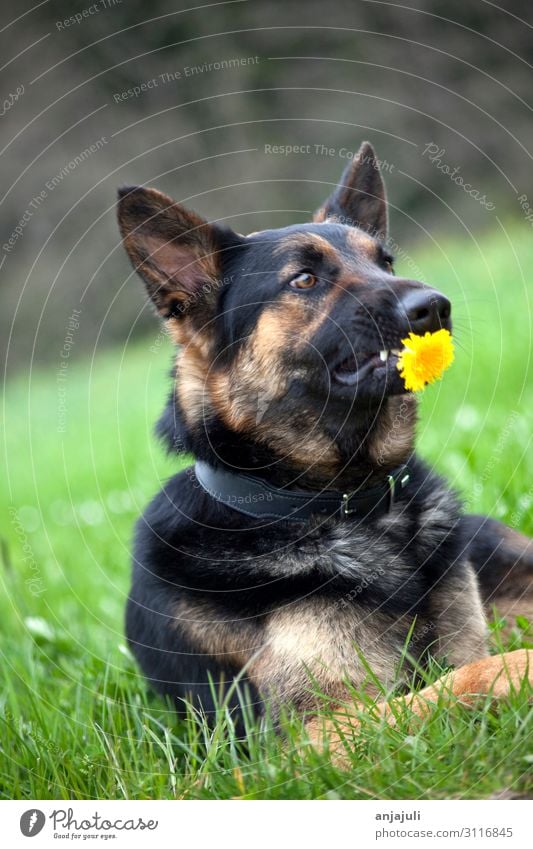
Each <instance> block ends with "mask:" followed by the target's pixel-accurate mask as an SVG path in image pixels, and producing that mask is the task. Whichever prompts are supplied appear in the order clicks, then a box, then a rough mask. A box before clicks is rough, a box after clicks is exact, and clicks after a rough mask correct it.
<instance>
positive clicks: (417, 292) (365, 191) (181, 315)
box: [119, 143, 451, 486]
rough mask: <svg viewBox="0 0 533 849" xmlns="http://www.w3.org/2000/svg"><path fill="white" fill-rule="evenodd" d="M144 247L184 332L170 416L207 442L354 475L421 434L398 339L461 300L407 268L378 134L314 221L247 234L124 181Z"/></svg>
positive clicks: (124, 198) (156, 292)
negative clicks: (395, 252) (391, 244)
mask: <svg viewBox="0 0 533 849" xmlns="http://www.w3.org/2000/svg"><path fill="white" fill-rule="evenodd" d="M119 225H120V230H121V233H122V237H123V240H124V245H125V247H126V250H127V252H128V254H129V256H130V259H131V261H132V263H133V265H134V267H135V268H136V270H137V271H138V272H139V274H140V275H141V277H142V279H143V280H144V282H145V284H146V287H147V290H148V294H149V296H150V298H151V299H152V301H153V303H154V305H155V306H156V308H157V310H158V312H159V313H160V315H161V316H162V317H163V319H164V320H165V321H166V323H167V326H168V330H169V332H170V334H171V336H172V337H173V339H174V340H175V342H176V343H177V344H178V345H179V351H178V358H177V368H176V378H177V379H176V388H175V392H174V394H173V399H172V402H171V409H169V410H167V414H166V416H165V417H164V419H163V430H164V431H165V432H166V433H167V435H170V436H171V438H173V439H174V440H175V439H176V433H179V437H178V443H177V444H178V446H179V447H180V448H181V449H183V448H186V449H187V450H192V451H193V452H194V453H196V455H197V456H202V457H203V458H204V459H209V460H211V461H213V460H214V458H215V457H218V458H219V459H222V460H223V461H225V462H227V463H231V464H232V465H234V466H237V467H241V468H250V467H254V468H256V469H257V471H258V472H259V471H260V472H261V473H262V474H264V473H265V469H264V468H261V467H264V466H269V467H270V469H271V470H272V471H273V472H275V471H276V470H278V471H279V470H280V469H283V470H285V471H289V470H290V472H291V473H294V472H297V473H298V474H300V475H301V474H302V473H303V472H304V470H305V479H306V480H308V481H311V480H320V482H321V483H324V482H326V481H327V482H328V483H329V482H330V481H331V485H332V486H333V485H335V484H338V483H339V480H341V481H342V480H343V478H344V472H343V470H345V469H347V468H348V470H349V475H350V476H351V477H352V478H353V475H354V472H355V473H356V476H357V474H361V475H363V474H364V475H367V474H368V473H369V471H370V472H372V470H374V471H378V470H382V471H383V472H386V471H387V469H388V468H390V467H392V466H393V465H396V464H398V463H399V462H402V461H404V460H405V459H406V457H407V455H408V454H409V453H410V452H411V451H412V448H413V431H414V420H415V402H414V398H413V396H411V395H409V394H407V393H406V391H405V389H404V387H403V383H402V380H401V378H400V375H399V372H398V369H397V367H396V366H397V356H396V354H395V353H394V352H395V351H396V350H397V349H399V348H400V347H401V341H400V340H401V339H402V338H403V337H404V336H405V335H406V334H407V333H408V332H409V331H410V330H413V331H414V332H416V333H424V332H425V331H427V330H429V331H433V330H437V329H439V328H441V327H445V328H448V329H450V327H451V325H450V309H451V308H450V303H449V301H448V300H447V298H445V297H444V295H442V294H440V293H439V292H437V291H436V290H435V289H432V288H430V287H428V286H426V285H424V284H423V283H420V282H417V281H414V280H409V279H405V278H400V277H396V276H395V275H394V271H393V257H392V256H391V255H390V253H389V251H388V249H387V242H386V239H387V205H386V197H385V187H384V184H383V180H382V178H381V176H380V173H379V169H378V164H377V161H376V158H375V154H374V151H373V149H372V147H371V146H370V145H369V144H368V143H364V144H363V145H362V146H361V149H360V151H359V153H358V155H357V157H355V158H354V160H353V161H352V163H351V164H350V165H349V166H348V168H347V169H346V171H345V173H344V174H343V176H342V179H341V182H340V184H339V186H338V187H337V188H336V189H335V191H334V192H333V194H332V195H331V196H330V197H329V198H328V199H327V201H326V202H325V204H324V205H323V206H322V207H321V208H320V209H319V210H318V211H317V213H316V214H315V216H314V218H313V221H312V223H310V224H298V225H294V226H290V227H284V228H281V229H279V230H264V231H261V232H258V233H252V234H251V235H249V236H242V235H240V234H237V233H235V232H234V231H232V230H230V229H228V228H227V227H223V226H220V225H218V224H216V223H215V224H211V223H207V222H206V221H205V220H204V219H202V218H200V217H199V216H198V215H197V214H195V213H194V212H191V211H189V210H187V209H185V208H184V207H183V206H181V205H180V204H178V203H174V201H172V200H171V198H169V197H167V196H166V195H164V194H162V193H161V192H159V191H156V190H155V189H145V188H127V189H123V190H121V192H120V200H119Z"/></svg>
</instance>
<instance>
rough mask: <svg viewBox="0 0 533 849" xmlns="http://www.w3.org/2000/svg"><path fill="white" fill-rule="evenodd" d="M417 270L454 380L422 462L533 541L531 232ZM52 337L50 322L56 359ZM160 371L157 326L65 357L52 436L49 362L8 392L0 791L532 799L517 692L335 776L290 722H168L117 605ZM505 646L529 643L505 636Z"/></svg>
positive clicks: (21, 794) (380, 731)
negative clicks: (442, 330)
mask: <svg viewBox="0 0 533 849" xmlns="http://www.w3.org/2000/svg"><path fill="white" fill-rule="evenodd" d="M415 259H416V262H417V263H418V265H419V266H420V267H421V268H422V269H423V271H424V275H425V277H426V279H427V280H430V281H432V282H434V283H435V285H437V286H439V287H440V288H442V289H444V291H446V292H447V293H448V294H450V295H451V297H452V300H453V301H454V306H455V315H456V317H457V320H456V327H457V341H458V345H459V346H460V347H459V349H458V353H457V361H456V364H455V365H454V367H453V369H452V370H451V371H450V372H449V373H448V374H447V375H446V377H445V379H444V380H443V381H442V382H441V383H439V384H437V385H435V386H433V387H431V388H430V389H429V390H428V391H427V392H426V393H425V394H424V398H423V402H422V405H421V421H420V425H419V435H420V450H421V453H422V454H423V455H424V456H426V457H427V458H428V459H429V460H431V461H432V462H433V463H434V465H435V466H436V467H437V468H438V469H439V470H441V471H442V472H443V473H445V474H446V475H447V476H448V478H449V480H450V482H451V483H452V485H453V486H454V487H456V488H457V489H458V490H459V491H460V492H461V493H462V494H463V495H464V496H465V498H466V499H467V503H468V507H469V509H470V510H473V511H484V512H487V513H489V514H491V515H493V516H495V517H497V518H501V519H503V520H505V521H507V522H509V523H511V524H513V525H514V526H516V527H519V528H521V529H522V530H523V531H526V532H531V531H532V530H533V511H532V510H531V506H532V504H533V488H532V483H531V482H532V480H533V456H532V454H531V452H529V453H528V441H529V439H530V424H531V421H530V420H529V422H528V413H529V412H530V411H531V409H532V407H533V389H532V385H531V380H530V376H531V372H530V368H529V357H530V351H531V338H530V333H531V321H530V315H531V309H530V304H529V301H528V297H527V291H528V287H529V288H530V287H531V274H532V272H531V269H532V268H533V240H532V239H531V234H530V231H529V230H528V229H524V228H521V227H516V226H515V227H514V228H511V230H510V235H509V234H507V233H505V232H504V231H503V230H502V231H501V232H500V231H498V232H495V233H491V234H489V235H487V236H485V237H484V238H482V239H481V240H480V243H479V244H476V243H475V242H474V241H469V240H467V239H466V238H465V241H464V243H453V242H451V243H446V242H444V243H442V242H441V243H438V244H436V245H435V246H434V247H433V248H431V250H429V249H428V250H427V251H426V252H424V253H420V254H419V255H417V256H416V257H415ZM400 270H401V269H400ZM406 271H407V269H406ZM81 320H83V316H82V317H81ZM62 345H63V331H62V330H58V344H57V348H58V354H57V363H58V367H59V363H60V357H59V352H60V350H61V348H62ZM151 348H152V349H153V350H151ZM74 350H75V349H74ZM169 362H170V348H169V347H168V344H167V343H166V342H164V343H161V338H160V337H158V336H157V328H155V326H154V335H153V338H152V339H149V340H146V341H145V342H141V343H139V342H136V343H135V344H129V345H127V346H126V345H125V347H124V349H123V350H117V351H110V352H109V351H108V352H101V353H100V352H99V353H97V354H96V356H95V357H94V359H93V360H92V361H90V360H89V359H87V360H82V359H81V358H78V357H76V356H75V355H74V354H73V355H72V358H71V359H70V360H69V366H68V369H67V380H66V407H67V410H66V419H65V423H66V432H65V433H58V395H57V383H56V371H57V369H56V368H55V367H49V368H40V369H36V370H35V371H33V372H32V373H31V374H23V375H21V376H19V377H18V378H17V379H15V380H13V381H12V382H11V383H10V384H9V385H8V386H7V389H6V414H5V434H6V469H7V474H6V477H5V486H4V487H3V492H2V494H1V496H0V498H1V500H2V508H3V509H2V515H3V516H4V521H3V525H2V548H1V554H2V563H1V570H0V576H1V580H2V584H3V587H2V589H3V593H2V598H1V601H0V630H1V633H2V640H1V653H2V664H1V670H0V678H1V679H2V682H1V686H0V720H1V722H2V730H1V733H0V750H1V759H0V795H1V796H2V797H4V798H5V797H8V798H9V797H11V798H12V797H15V798H108V797H113V798H115V797H116V798H125V797H127V798H144V797H149V798H174V797H177V798H193V799H196V798H230V797H237V796H245V797H246V798H260V799H267V798H269V799H274V798H298V799H305V798H343V799H344V798H382V799H391V798H446V797H454V798H463V797H465V798H482V797H488V796H491V794H493V793H495V792H497V791H500V790H502V789H503V788H514V789H515V790H516V791H517V792H522V793H524V792H527V791H528V788H529V791H531V778H530V777H529V779H528V773H529V776H531V763H532V758H533V756H532V754H531V751H532V748H531V740H532V736H531V715H530V713H529V712H528V705H527V699H526V695H525V694H524V693H518V694H515V695H514V696H513V697H512V698H511V699H510V700H509V702H507V703H505V704H504V705H502V706H501V708H500V710H499V711H498V713H497V714H494V713H491V712H490V711H489V710H488V709H487V708H485V707H480V708H479V709H478V710H475V711H470V712H466V711H461V710H457V711H454V712H453V713H450V712H449V711H446V710H444V709H437V710H436V711H434V713H433V714H432V716H431V717H430V718H429V719H428V720H427V721H426V722H425V723H424V724H422V725H421V726H417V727H414V728H413V727H412V725H411V726H410V725H409V724H408V722H407V720H406V719H405V718H403V719H402V718H401V717H400V718H399V721H398V725H397V727H395V728H390V727H383V725H382V724H381V723H380V722H378V721H373V722H365V723H364V725H363V728H362V731H361V734H360V737H359V739H358V741H357V744H356V745H355V746H354V747H353V748H352V755H351V762H352V767H351V769H349V770H348V771H342V770H340V769H339V768H337V767H335V766H333V765H332V763H331V760H330V758H329V757H328V755H327V753H326V754H318V753H317V752H315V751H314V750H312V749H309V747H307V748H306V747H302V746H301V745H299V742H301V740H302V739H303V737H302V734H303V732H302V726H301V722H300V720H299V719H298V718H297V717H295V716H289V717H287V720H286V735H287V737H288V743H286V744H285V745H283V743H282V741H281V740H280V738H279V737H277V736H276V735H274V734H273V733H272V731H271V730H270V731H269V730H268V727H267V728H266V729H263V730H261V729H259V728H258V727H253V724H251V725H250V728H249V731H248V735H247V736H248V739H247V745H246V746H243V745H242V744H239V743H238V742H236V741H235V739H234V735H232V733H231V728H230V727H229V725H228V721H227V717H225V715H224V712H223V710H221V718H220V722H219V724H218V726H217V728H216V729H215V731H214V732H209V731H208V730H207V729H205V728H204V727H203V726H202V724H201V722H200V721H199V720H197V719H195V718H193V717H191V719H190V720H189V721H187V722H181V723H178V722H177V721H176V720H175V718H174V716H173V714H172V712H171V711H170V710H169V709H168V707H167V705H166V704H164V703H163V702H161V701H159V700H158V699H157V698H156V697H154V696H153V695H152V694H150V693H148V692H147V690H146V686H145V683H144V681H143V679H142V677H141V676H140V675H139V673H138V672H137V670H136V667H135V665H134V663H133V662H132V660H131V658H130V657H129V655H128V653H127V650H126V649H125V644H124V636H123V610H124V604H125V598H126V594H127V591H128V582H129V546H130V538H131V530H132V526H133V522H134V520H135V518H136V516H137V515H138V514H139V512H140V511H141V510H142V508H143V506H144V504H145V503H146V501H147V500H148V498H149V497H150V496H151V495H152V494H153V493H154V492H155V491H156V490H157V489H158V487H159V486H160V482H161V480H162V479H164V478H165V477H166V476H168V475H170V474H171V473H173V472H174V471H175V470H176V469H177V468H178V467H179V462H177V461H176V460H172V459H169V458H167V457H165V456H164V455H163V453H162V451H161V449H160V448H159V446H158V445H157V443H156V441H155V439H154V438H153V436H152V426H153V423H154V421H155V419H156V417H157V414H158V412H159V410H160V408H161V406H162V401H163V394H164V393H165V392H166V388H167V385H168V378H167V376H166V374H167V371H168V365H169ZM182 462H183V461H182ZM512 640H513V647H515V646H520V645H527V644H528V643H527V637H526V635H525V634H521V633H519V632H515V634H514V636H513V638H512ZM303 736H305V735H303Z"/></svg>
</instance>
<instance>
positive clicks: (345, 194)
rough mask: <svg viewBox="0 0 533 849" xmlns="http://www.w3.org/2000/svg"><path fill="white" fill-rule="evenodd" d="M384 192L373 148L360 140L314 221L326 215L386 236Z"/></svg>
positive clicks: (374, 233)
mask: <svg viewBox="0 0 533 849" xmlns="http://www.w3.org/2000/svg"><path fill="white" fill-rule="evenodd" d="M387 218H388V216H387V196H386V193H385V183H384V182H383V178H382V176H381V174H380V172H379V165H378V161H377V159H376V154H375V152H374V148H373V147H372V145H371V144H370V143H369V142H363V144H362V145H361V147H360V148H359V151H358V153H357V155H356V156H354V158H353V159H352V161H351V163H350V165H348V167H347V168H346V170H345V171H344V173H343V175H342V177H341V181H340V183H339V185H338V186H337V188H336V189H335V191H334V192H333V194H332V195H330V197H329V198H328V199H327V201H326V202H325V204H324V205H323V206H321V207H320V209H317V211H316V212H315V214H314V216H313V221H317V222H321V221H326V220H327V219H332V220H333V221H335V220H336V221H338V223H339V224H348V225H349V226H352V227H361V228H362V229H363V230H366V231H367V232H368V233H370V234H371V235H372V236H374V237H375V238H377V239H386V238H387Z"/></svg>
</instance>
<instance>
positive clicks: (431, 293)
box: [400, 289, 452, 334]
mask: <svg viewBox="0 0 533 849" xmlns="http://www.w3.org/2000/svg"><path fill="white" fill-rule="evenodd" d="M400 305H401V309H402V311H403V312H404V314H405V316H406V318H407V322H408V324H409V329H410V330H412V331H413V332H414V333H419V334H420V333H426V332H427V331H429V332H430V333H433V332H434V331H435V330H440V328H441V327H446V328H449V326H450V317H451V313H452V305H451V303H450V301H449V300H448V298H447V297H446V296H445V295H443V294H442V293H441V292H437V290H436V289H429V290H428V289H411V291H410V292H408V293H407V294H405V295H404V296H403V298H402V300H401V304H400Z"/></svg>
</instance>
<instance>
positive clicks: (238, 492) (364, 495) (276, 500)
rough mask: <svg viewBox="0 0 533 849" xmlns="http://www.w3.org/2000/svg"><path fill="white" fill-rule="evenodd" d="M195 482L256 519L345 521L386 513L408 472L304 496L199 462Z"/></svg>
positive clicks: (403, 470)
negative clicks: (367, 484) (368, 484)
mask: <svg viewBox="0 0 533 849" xmlns="http://www.w3.org/2000/svg"><path fill="white" fill-rule="evenodd" d="M194 472H195V475H196V479H197V480H198V483H199V484H200V486H201V487H202V488H203V489H204V490H205V491H206V492H207V493H209V495H211V496H212V498H215V499H216V500H217V501H220V502H221V503H222V504H225V505H226V506H227V507H231V509H232V510H237V512H239V513H244V514H245V515H246V516H252V517H253V518H258V519H284V520H287V521H292V522H294V521H297V522H303V521H305V520H306V519H309V518H311V516H328V517H332V516H335V515H337V516H339V517H340V518H341V519H347V518H348V517H349V516H354V517H356V518H360V519H362V518H366V517H368V516H372V517H376V516H381V515H384V514H385V513H388V512H389V511H390V510H391V508H392V505H393V504H394V500H395V495H396V493H397V492H398V490H400V491H401V490H403V489H405V487H406V486H407V485H408V483H409V479H410V475H409V468H408V466H406V465H403V466H399V467H398V468H397V469H395V470H394V471H393V472H392V473H391V474H389V475H387V479H386V481H385V482H384V483H382V484H380V485H378V486H374V487H371V488H368V489H365V488H364V487H363V486H361V487H359V488H358V489H355V490H353V491H352V492H332V491H322V492H306V491H304V490H294V489H284V488H278V487H275V486H271V484H269V483H268V482H267V481H265V480H263V479H262V478H258V477H254V476H252V475H247V474H243V473H238V472H230V471H228V470H226V469H221V468H214V467H213V466H210V465H209V464H208V463H204V462H203V461H202V460H197V461H196V464H195V466H194Z"/></svg>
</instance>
